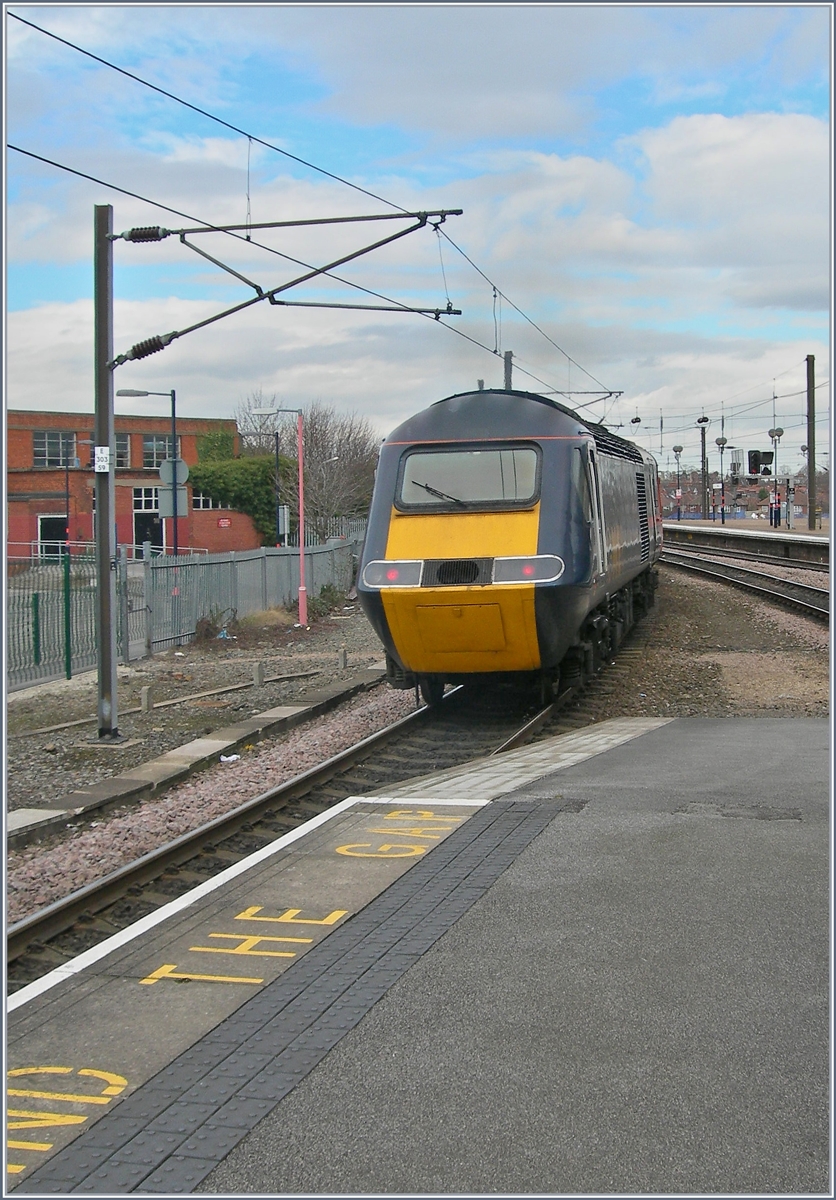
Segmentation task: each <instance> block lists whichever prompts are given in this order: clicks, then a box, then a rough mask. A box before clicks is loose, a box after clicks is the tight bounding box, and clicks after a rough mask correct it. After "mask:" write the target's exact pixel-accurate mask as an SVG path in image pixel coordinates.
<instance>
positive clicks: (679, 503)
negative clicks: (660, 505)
mask: <svg viewBox="0 0 836 1200" xmlns="http://www.w3.org/2000/svg"><path fill="white" fill-rule="evenodd" d="M673 452H674V455H675V457H676V519H677V521H681V520H682V464H681V461H680V455H681V454H682V446H674V448H673Z"/></svg>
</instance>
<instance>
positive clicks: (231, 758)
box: [221, 754, 241, 763]
mask: <svg viewBox="0 0 836 1200" xmlns="http://www.w3.org/2000/svg"><path fill="white" fill-rule="evenodd" d="M240 757H241V755H240V754H222V755H221V762H222V763H231V762H238V759H239V758H240Z"/></svg>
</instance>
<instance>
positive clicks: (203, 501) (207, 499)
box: [192, 492, 231, 508]
mask: <svg viewBox="0 0 836 1200" xmlns="http://www.w3.org/2000/svg"><path fill="white" fill-rule="evenodd" d="M230 507H231V506H230V505H229V504H226V503H225V502H224V501H223V500H213V499H212V497H211V496H207V495H206V493H205V492H192V508H230Z"/></svg>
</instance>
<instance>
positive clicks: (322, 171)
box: [9, 12, 405, 212]
mask: <svg viewBox="0 0 836 1200" xmlns="http://www.w3.org/2000/svg"><path fill="white" fill-rule="evenodd" d="M9 16H10V17H13V18H14V19H15V21H20V22H21V24H23V25H28V26H29V27H30V28H31V29H36V30H37V31H38V33H42V34H44V35H45V36H46V37H49V38H52V39H53V40H54V41H56V42H61V43H62V45H64V46H68V47H69V49H71V50H75V51H77V52H78V53H79V54H83V55H85V56H86V57H87V58H92V59H93V60H94V61H95V62H97V63H101V64H102V66H104V67H109V68H110V70H111V71H118V72H119V74H120V75H125V76H127V78H128V79H133V80H134V82H135V83H139V84H141V85H142V86H143V87H147V88H150V89H151V90H152V91H154V92H158V93H159V94H160V95H161V96H165V97H167V98H168V99H169V100H173V101H174V102H175V103H176V104H182V105H183V106H184V107H185V108H190V109H191V110H192V112H196V113H199V114H200V116H202V117H206V118H207V119H208V120H209V121H215V122H216V123H217V124H218V125H223V126H224V127H225V128H226V129H229V130H231V131H232V132H233V133H237V134H239V135H240V136H241V137H245V138H249V139H250V141H251V142H257V143H258V145H259V146H264V147H265V148H266V149H268V150H273V151H275V153H276V154H281V155H283V156H284V157H285V158H289V159H292V160H293V162H297V163H299V164H300V165H301V166H303V167H308V169H309V170H311V171H317V172H318V173H319V174H320V175H325V176H327V178H328V179H333V180H334V181H335V182H336V183H342V184H344V185H345V186H346V187H349V188H353V189H354V191H355V192H362V193H363V195H364V196H370V197H371V199H372V200H379V201H380V203H381V204H388V205H389V207H390V208H397V209H400V211H401V212H404V211H405V210H404V209H403V208H402V207H401V205H400V204H395V202H394V201H393V200H387V199H386V198H385V197H384V196H378V195H377V193H375V192H371V191H369V190H368V188H364V187H360V185H359V184H358V183H352V182H351V180H350V179H343V177H342V176H341V175H335V174H334V172H333V171H327V170H326V169H325V168H324V167H318V166H317V165H316V163H312V162H308V161H307V159H304V158H300V157H299V155H298V154H291V153H290V151H289V150H283V149H282V148H281V146H274V145H273V143H272V142H267V141H265V140H264V138H260V137H257V136H256V135H255V134H252V133H248V132H247V130H246V129H240V128H239V127H238V126H237V125H233V124H231V122H229V121H225V120H224V119H223V117H219V116H217V115H216V114H215V113H211V112H209V111H208V110H207V109H205V108H201V107H200V106H199V105H197V104H192V103H191V102H190V101H188V100H184V99H183V98H182V96H176V95H175V94H174V92H169V91H166V89H165V88H161V87H158V86H157V84H155V83H150V82H149V81H148V80H147V79H143V78H142V77H141V76H140V75H135V74H134V73H133V71H128V70H126V69H125V68H124V67H118V66H117V65H116V63H112V62H109V61H108V59H106V58H102V57H101V56H100V55H98V54H93V52H92V51H91V50H85V49H84V48H83V47H82V46H77V45H76V44H75V42H71V41H68V39H67V38H62V37H59V36H58V34H57V33H52V32H51V31H50V30H49V29H44V28H43V27H42V26H41V25H36V24H35V22H34V21H27V20H26V18H25V17H20V16H18V15H17V13H13V12H10V13H9Z"/></svg>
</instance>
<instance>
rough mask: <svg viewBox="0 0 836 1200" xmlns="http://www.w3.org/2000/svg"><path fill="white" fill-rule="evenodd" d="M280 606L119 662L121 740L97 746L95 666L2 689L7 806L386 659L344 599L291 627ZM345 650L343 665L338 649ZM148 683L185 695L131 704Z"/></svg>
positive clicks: (56, 791) (84, 782)
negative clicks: (227, 634)
mask: <svg viewBox="0 0 836 1200" xmlns="http://www.w3.org/2000/svg"><path fill="white" fill-rule="evenodd" d="M289 622H292V618H291V617H290V616H289V614H286V613H285V612H283V611H282V610H275V611H274V612H271V613H270V612H268V613H264V614H261V616H260V619H251V620H249V621H246V622H241V624H240V625H239V626H238V636H237V638H236V640H232V639H229V640H222V639H218V638H215V639H213V640H210V641H206V642H191V643H189V644H188V645H185V646H181V647H179V648H175V649H172V650H168V651H166V652H165V653H164V654H158V655H156V656H155V657H153V658H146V659H142V660H140V661H139V662H137V663H135V664H131V665H130V666H129V667H119V670H118V702H119V713H120V716H119V730H120V733H123V734H124V735H125V737H126V739H127V743H129V744H125V745H121V746H101V745H99V744H98V743H99V739H98V736H97V728H96V719H95V716H96V703H97V682H96V674H95V672H86V673H85V674H83V675H79V676H77V677H76V678H75V679H72V680H59V681H56V682H54V683H45V684H40V685H38V686H37V687H33V688H27V689H26V690H25V691H19V692H13V693H11V694H10V695H9V697H8V709H7V720H8V752H7V763H6V771H7V794H8V808H9V811H13V810H14V809H17V808H29V807H37V806H38V805H47V806H49V805H50V804H52V805H54V806H60V804H61V801H62V799H63V798H64V797H65V796H66V795H67V793H68V792H71V791H74V790H75V789H76V788H79V787H85V786H88V785H89V784H93V783H98V782H99V781H100V780H102V779H108V778H110V777H112V776H113V775H119V774H121V773H122V772H123V771H127V770H129V769H130V768H131V767H136V766H138V765H140V764H141V763H145V762H148V761H149V760H150V759H152V758H156V757H158V756H159V755H160V754H164V753H165V752H166V751H167V750H174V749H176V748H178V747H179V746H183V745H185V744H186V742H189V741H191V740H192V739H193V738H198V737H202V736H204V735H207V734H210V733H213V732H214V731H215V730H216V729H220V728H222V727H223V726H226V725H232V724H234V723H235V722H236V721H238V720H240V719H242V718H243V717H247V716H250V715H251V714H255V713H261V712H265V711H266V710H267V709H270V708H274V707H276V706H278V705H280V704H297V703H298V704H304V703H305V698H306V696H307V695H309V694H310V693H311V692H313V691H315V690H316V689H317V688H320V687H322V686H323V685H324V684H326V683H334V682H338V681H340V680H348V679H349V678H350V677H351V676H352V675H353V674H354V673H355V672H356V671H357V670H358V669H361V668H364V667H371V666H374V665H375V664H380V665H382V663H383V651H382V649H381V647H380V643H379V641H378V640H377V637H376V636H375V634H374V632H373V631H372V629H371V627H370V626H369V624H368V622H367V621H366V619H365V617H364V616H363V614H362V612H361V611H360V609H359V608H358V607H356V606H349V607H347V608H346V609H343V610H341V611H339V612H337V613H334V614H330V615H328V616H326V617H325V618H323V619H322V620H320V621H318V622H316V623H315V624H314V625H312V626H311V628H310V629H309V630H305V629H296V628H294V627H293V626H292V624H289ZM342 652H345V656H346V663H347V665H346V667H342V666H341V665H340V664H341V661H342V659H341V656H342ZM259 662H260V663H263V665H264V674H265V676H266V677H267V678H268V679H269V678H270V677H271V676H274V675H291V674H297V673H301V672H308V671H314V672H316V674H313V675H309V676H307V677H306V678H300V679H290V680H285V681H283V682H278V683H265V684H264V685H263V686H262V687H253V686H252V679H253V668H254V667H255V665H256V664H257V663H259ZM234 684H249V685H250V686H246V687H242V688H240V689H239V690H236V691H231V692H227V693H226V694H224V695H217V696H207V697H200V698H198V699H191V700H190V699H188V697H191V696H195V695H197V694H198V693H201V692H208V691H212V690H213V689H215V688H223V687H229V686H231V685H234ZM145 686H151V687H152V689H153V696H154V701H155V703H156V702H159V701H165V700H171V699H175V698H177V697H178V696H179V697H182V698H183V703H181V704H172V705H168V706H166V707H165V708H155V709H152V710H151V711H150V712H149V713H147V714H143V713H131V714H128V713H127V712H126V710H127V709H130V708H134V707H137V706H139V703H140V691H141V689H142V688H143V687H145ZM85 717H86V718H91V719H90V720H89V721H88V722H87V723H86V724H84V725H76V726H74V727H72V728H69V729H51V730H50V731H49V732H47V733H34V734H33V733H32V732H31V731H32V730H36V729H44V728H48V727H50V726H55V725H59V724H62V723H64V722H67V721H75V720H80V719H82V718H85Z"/></svg>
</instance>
